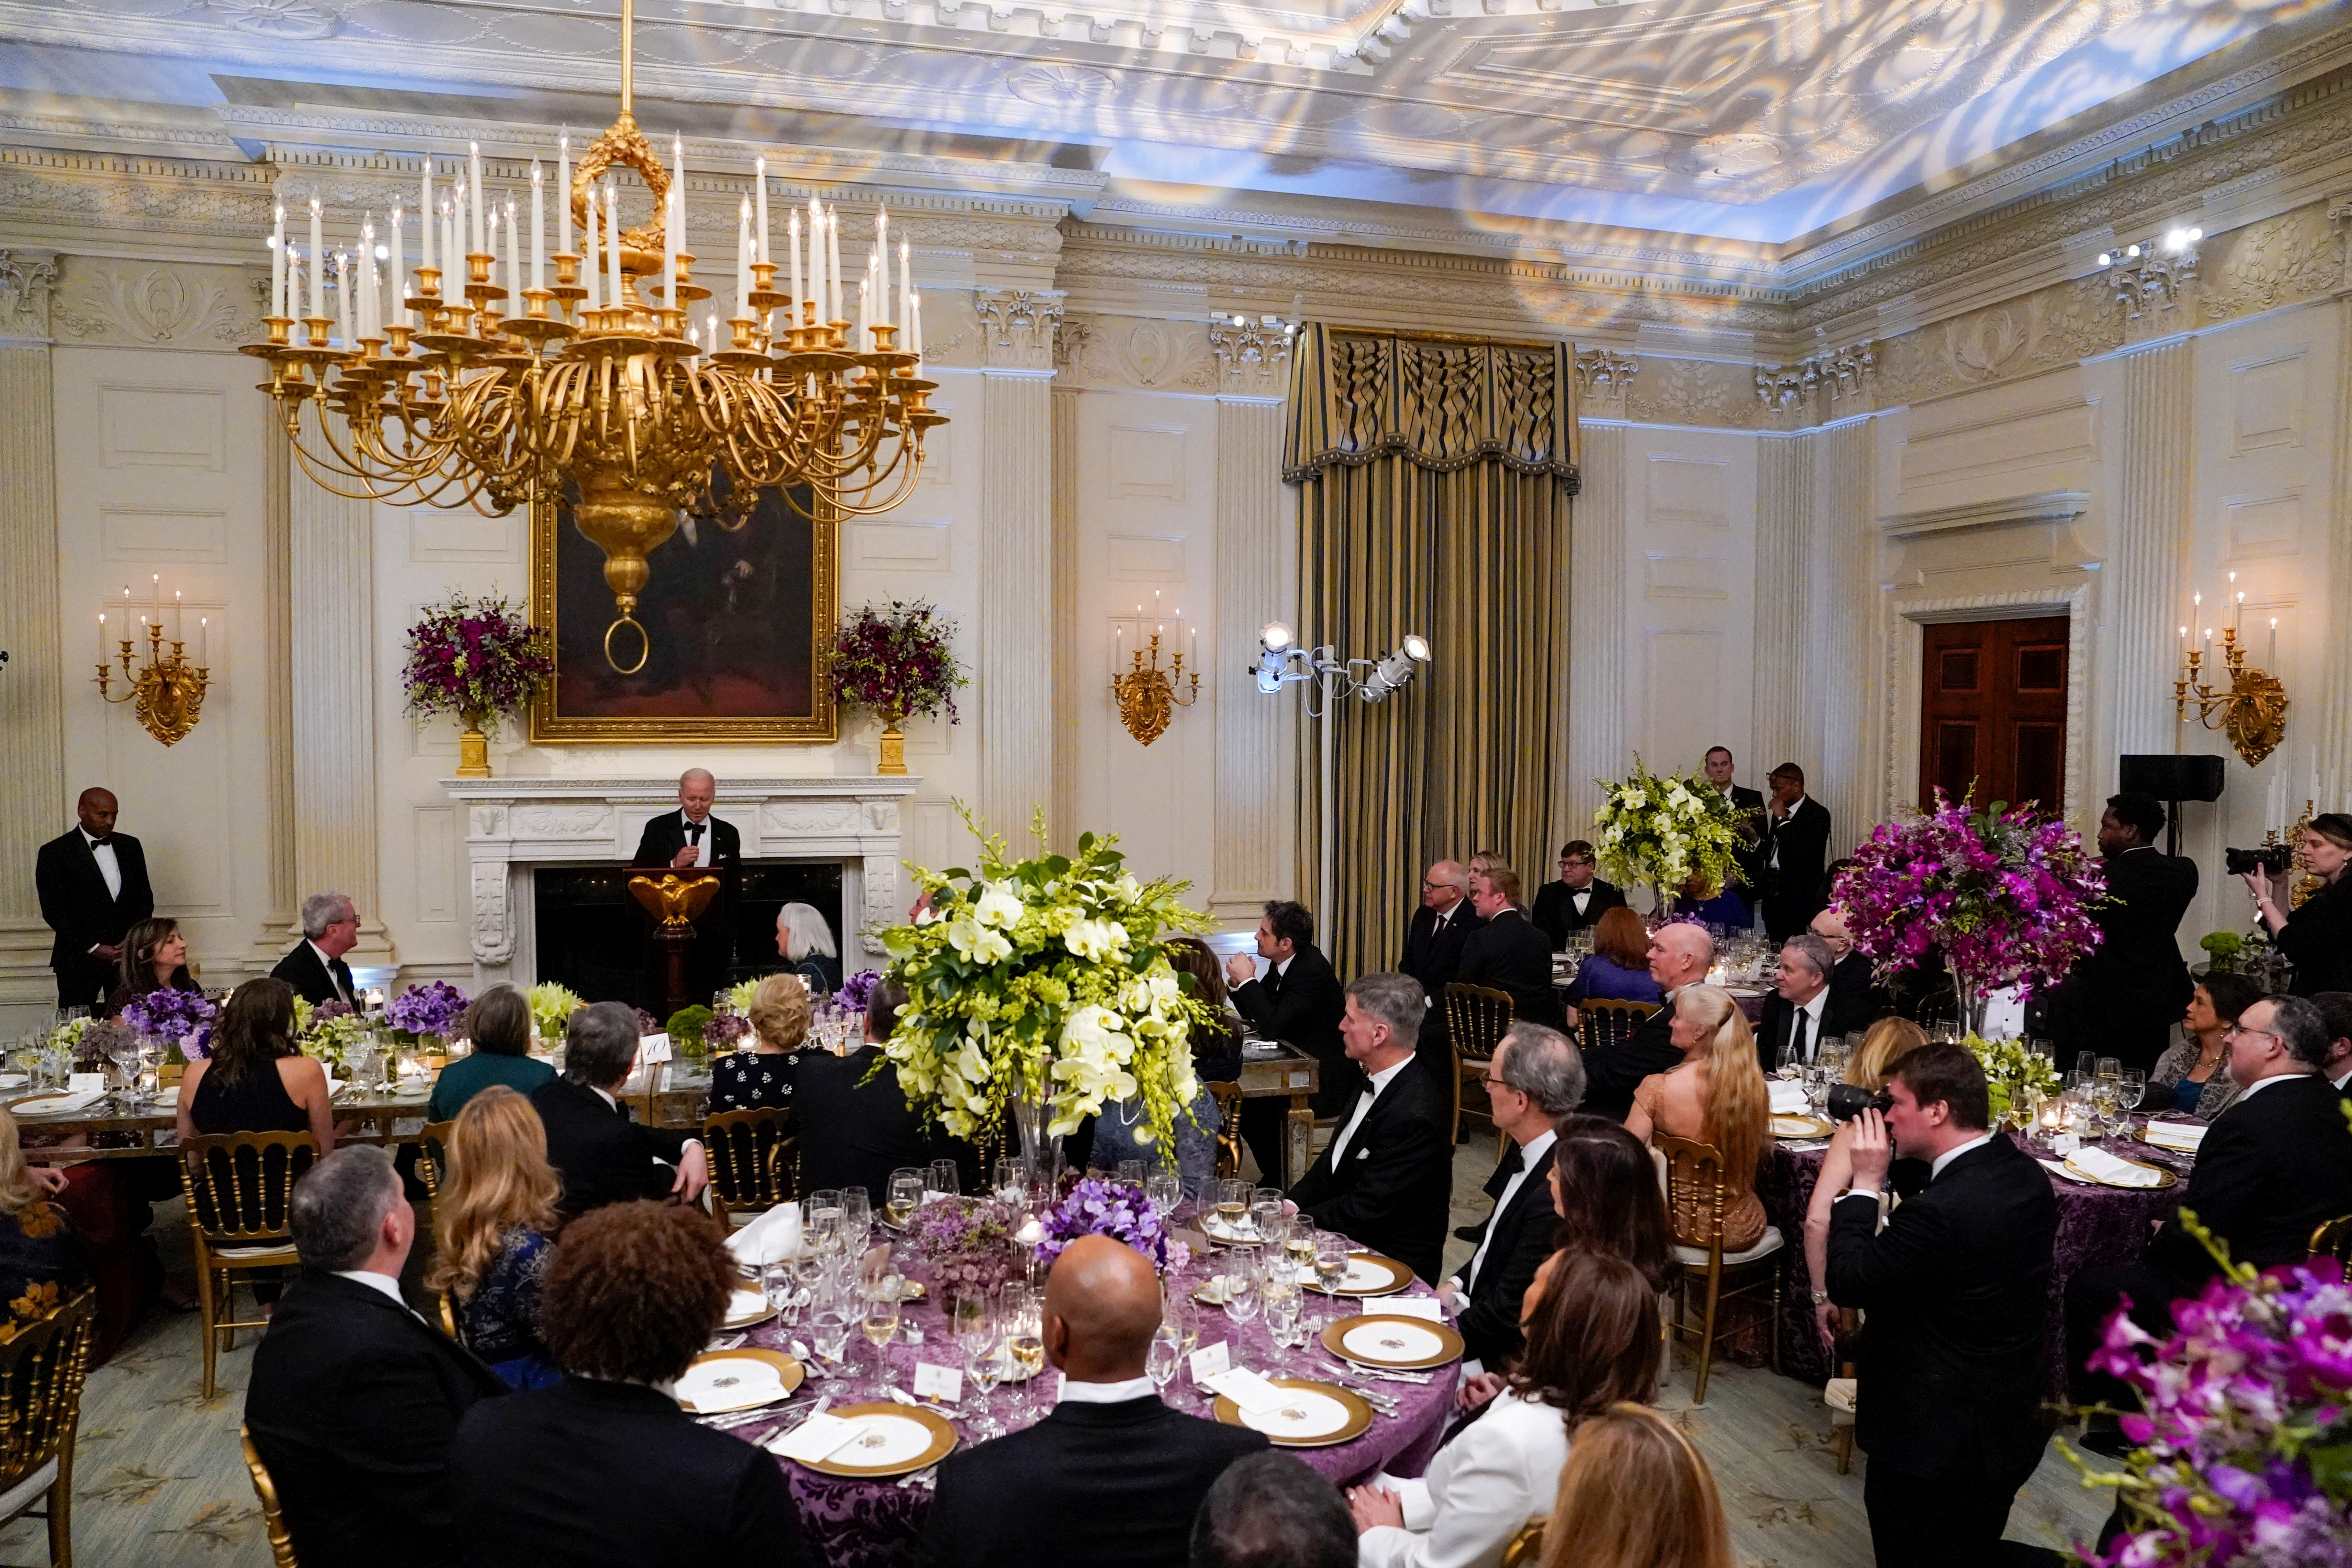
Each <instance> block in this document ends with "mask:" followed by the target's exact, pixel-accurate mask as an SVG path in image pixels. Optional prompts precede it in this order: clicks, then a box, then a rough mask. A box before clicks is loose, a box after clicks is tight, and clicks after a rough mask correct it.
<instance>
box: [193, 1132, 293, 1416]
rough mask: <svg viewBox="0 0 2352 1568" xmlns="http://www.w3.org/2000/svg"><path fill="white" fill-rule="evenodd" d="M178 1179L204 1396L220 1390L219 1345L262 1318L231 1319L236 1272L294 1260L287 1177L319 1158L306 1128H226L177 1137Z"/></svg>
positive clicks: (261, 1324) (230, 1345)
mask: <svg viewBox="0 0 2352 1568" xmlns="http://www.w3.org/2000/svg"><path fill="white" fill-rule="evenodd" d="M180 1154H181V1159H180V1179H181V1184H182V1186H183V1188H184V1191H185V1192H186V1194H187V1197H188V1231H189V1234H190V1237H191V1238H192V1239H193V1240H194V1244H195V1252H196V1306H197V1310H198V1313H199V1316H200V1321H201V1324H202V1329H203V1333H204V1342H205V1382H204V1389H205V1398H206V1399H211V1398H213V1397H214V1396H215V1395H216V1394H218V1393H219V1392H220V1383H219V1379H218V1377H217V1375H216V1373H215V1367H216V1365H217V1363H218V1360H219V1355H220V1352H221V1351H222V1350H224V1349H230V1350H233V1349H235V1348H236V1331H237V1330H239V1329H260V1328H267V1327H268V1320H267V1319H264V1318H261V1317H259V1316H255V1317H253V1318H250V1319H245V1320H239V1319H236V1318H235V1317H233V1316H231V1315H230V1314H231V1313H232V1312H233V1311H234V1310H235V1304H234V1293H235V1290H236V1278H237V1276H238V1275H240V1274H248V1273H252V1272H254V1271H256V1270H259V1269H265V1268H295V1267H297V1266H298V1265H299V1263H300V1261H301V1260H300V1258H299V1257H297V1255H296V1254H295V1251H294V1240H293V1235H292V1233H291V1232H290V1231H289V1229H288V1227H287V1215H288V1211H289V1207H290V1206H291V1202H292V1197H293V1191H294V1182H295V1178H297V1177H299V1175H301V1174H302V1173H303V1172H305V1171H307V1170H309V1169H310V1167H311V1165H312V1164H313V1163H316V1162H317V1160H318V1158H319V1143H318V1140H316V1139H314V1138H312V1137H311V1136H310V1134H309V1133H308V1132H227V1133H218V1134H214V1135H211V1136H206V1137H194V1138H185V1139H183V1140H181V1142H180Z"/></svg>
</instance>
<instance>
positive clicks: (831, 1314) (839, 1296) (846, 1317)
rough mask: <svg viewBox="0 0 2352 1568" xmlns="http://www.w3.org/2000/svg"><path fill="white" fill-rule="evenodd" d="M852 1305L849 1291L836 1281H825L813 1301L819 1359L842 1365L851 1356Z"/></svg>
mask: <svg viewBox="0 0 2352 1568" xmlns="http://www.w3.org/2000/svg"><path fill="white" fill-rule="evenodd" d="M851 1306H852V1303H851V1301H850V1299H849V1296H848V1293H847V1292H846V1291H845V1290H843V1289H841V1288H840V1286H839V1285H838V1283H837V1282H835V1281H833V1280H826V1281H824V1283H823V1284H822V1285H821V1286H820V1287H819V1288H818V1289H817V1291H816V1294H815V1297H814V1300H812V1302H811V1303H810V1307H809V1338H810V1339H811V1340H812V1341H813V1342H814V1343H815V1346H816V1354H817V1359H818V1360H819V1361H821V1362H823V1363H825V1364H826V1365H827V1366H829V1367H835V1368H837V1367H840V1366H841V1365H842V1363H844V1362H845V1361H846V1360H847V1359H848V1355H849V1323H850V1318H851V1316H852V1313H851Z"/></svg>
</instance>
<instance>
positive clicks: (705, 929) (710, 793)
mask: <svg viewBox="0 0 2352 1568" xmlns="http://www.w3.org/2000/svg"><path fill="white" fill-rule="evenodd" d="M718 798H719V785H718V783H717V782H716V781H715V780H713V779H712V778H711V776H710V772H709V769H707V768H688V769H687V771H686V772H685V773H681V774H679V775H678V780H677V810H676V811H665V812H663V813H662V814H661V815H660V816H656V817H655V818H653V819H652V820H651V821H649V822H647V823H646V830H645V832H644V833H642V834H640V835H639V836H638V837H637V852H636V853H635V855H633V856H631V857H630V858H629V864H630V865H632V866H657V867H665V868H668V869H670V870H673V871H691V870H696V869H705V870H715V871H717V872H718V873H719V896H718V897H717V898H716V899H713V900H711V901H710V907H709V909H706V910H703V911H702V918H701V919H700V920H698V921H695V922H694V929H695V933H696V934H695V942H694V948H693V951H692V952H690V953H689V954H688V969H689V971H690V974H691V978H690V979H689V980H688V994H689V995H699V996H705V997H707V996H709V994H710V993H711V992H713V991H716V990H717V989H719V986H721V985H723V984H726V983H727V974H728V972H729V970H730V968H731V967H732V966H733V964H734V963H735V939H734V931H735V909H734V906H735V889H736V886H737V884H738V883H739V881H740V879H741V877H742V871H743V836H742V835H741V834H740V833H738V832H737V831H736V830H735V825H734V824H733V823H731V822H723V821H721V820H719V818H718V817H716V816H711V815H710V808H711V806H712V805H713V804H714V803H716V802H717V800H718ZM650 962H651V961H650V959H649V960H648V963H650ZM654 989H655V992H656V994H659V991H660V987H659V986H658V985H656V987H655V988H654Z"/></svg>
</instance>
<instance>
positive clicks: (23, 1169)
mask: <svg viewBox="0 0 2352 1568" xmlns="http://www.w3.org/2000/svg"><path fill="white" fill-rule="evenodd" d="M65 1184H66V1183H65V1176H64V1174H63V1173H61V1172H58V1171H47V1170H43V1171H36V1170H34V1169H33V1168H32V1167H31V1166H29V1165H27V1164H26V1163H25V1146H24V1144H23V1143H21V1142H18V1140H17V1137H16V1118H15V1117H13V1116H11V1115H9V1114H8V1112H7V1111H6V1110H0V1322H5V1321H9V1320H11V1319H13V1320H15V1321H17V1322H25V1321H29V1320H31V1319H34V1318H38V1317H41V1316H42V1315H44V1314H45V1313H47V1311H48V1310H50V1309H52V1308H54V1307H55V1306H56V1305H57V1304H58V1301H59V1300H62V1299H63V1298H64V1296H65V1295H66V1293H68V1291H70V1290H71V1289H73V1288H74V1287H75V1286H77V1285H79V1283H80V1282H81V1279H82V1278H83V1276H84V1275H85V1274H87V1272H88V1269H87V1268H86V1267H85V1265H84V1262H83V1259H82V1257H81V1252H80V1249H79V1247H77V1246H76V1245H75V1242H74V1239H73V1237H72V1235H71V1233H70V1232H69V1231H68V1229H67V1227H66V1216H65V1211H64V1210H63V1209H61V1208H59V1207H58V1205H55V1204H53V1203H51V1202H49V1201H48V1200H49V1194H52V1193H55V1192H58V1191H59V1190H61V1189H62V1188H63V1187H64V1186H65ZM132 1310H133V1313H134V1315H135V1313H136V1311H137V1307H136V1306H134V1307H133V1309H132ZM108 1326H109V1327H110V1326H111V1325H108ZM124 1327H126V1328H127V1327H128V1324H127V1323H126V1324H125V1325H124ZM101 1337H107V1336H106V1334H105V1331H104V1329H101ZM120 1338H121V1330H115V1331H114V1332H113V1333H112V1335H111V1336H110V1342H108V1343H107V1344H106V1345H105V1346H104V1349H105V1350H106V1351H107V1352H111V1351H112V1350H113V1348H114V1345H113V1342H111V1341H115V1340H119V1339H120ZM99 1359H100V1360H103V1359H104V1357H103V1356H100V1358H99Z"/></svg>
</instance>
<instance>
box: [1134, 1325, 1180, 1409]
mask: <svg viewBox="0 0 2352 1568" xmlns="http://www.w3.org/2000/svg"><path fill="white" fill-rule="evenodd" d="M1183 1361H1184V1343H1183V1340H1182V1339H1181V1337H1180V1336H1179V1335H1177V1334H1174V1333H1171V1332H1170V1331H1169V1328H1168V1325H1167V1324H1165V1323H1162V1324H1160V1327H1159V1328H1158V1329H1157V1330H1155V1331H1153V1332H1152V1335H1151V1348H1150V1351H1148V1352H1145V1354H1144V1358H1143V1372H1144V1375H1145V1376H1147V1377H1149V1378H1150V1379H1151V1386H1152V1387H1153V1388H1154V1389H1156V1390H1158V1391H1159V1392H1160V1394H1162V1395H1165V1394H1167V1392H1168V1385H1169V1384H1171V1383H1173V1382H1175V1381H1176V1369H1177V1368H1178V1367H1179V1366H1181V1365H1182V1364H1183Z"/></svg>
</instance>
